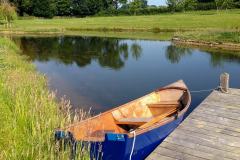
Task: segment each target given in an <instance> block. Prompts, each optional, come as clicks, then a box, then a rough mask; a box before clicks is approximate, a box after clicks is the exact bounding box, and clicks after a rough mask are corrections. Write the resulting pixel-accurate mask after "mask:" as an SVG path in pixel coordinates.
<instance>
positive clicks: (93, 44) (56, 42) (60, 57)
mask: <svg viewBox="0 0 240 160" xmlns="http://www.w3.org/2000/svg"><path fill="white" fill-rule="evenodd" d="M16 41H17V43H18V44H19V45H20V48H21V49H22V50H23V53H24V54H27V55H28V57H30V59H31V60H38V61H49V60H50V59H54V60H57V61H59V62H60V63H64V64H66V65H68V64H73V63H76V64H77V65H78V66H79V67H84V66H87V65H89V64H91V62H92V61H97V62H98V63H99V64H100V65H101V66H102V67H109V68H112V69H115V70H117V69H120V68H122V67H123V66H124V62H125V61H126V60H127V59H128V58H129V54H130V53H131V55H132V57H133V58H134V59H136V60H137V59H138V58H140V56H141V54H142V48H141V46H140V45H138V44H137V43H133V44H132V45H131V46H129V44H128V43H126V42H124V41H123V40H120V39H114V38H97V37H48V38H39V37H38V38H33V37H23V38H20V39H18V40H16Z"/></svg>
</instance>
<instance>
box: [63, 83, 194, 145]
mask: <svg viewBox="0 0 240 160" xmlns="http://www.w3.org/2000/svg"><path fill="white" fill-rule="evenodd" d="M171 89H174V90H183V91H184V92H186V93H187V95H186V96H187V98H188V99H187V103H186V104H184V108H183V109H182V110H181V111H179V112H177V113H176V114H174V115H172V116H171V117H166V118H164V119H162V120H160V121H159V122H156V123H155V124H153V125H151V126H149V127H146V128H142V129H141V128H137V129H135V131H136V132H135V133H136V136H138V135H141V134H144V133H146V132H148V131H150V130H153V129H155V128H159V127H161V126H163V125H165V124H167V123H170V122H172V121H174V120H176V119H178V117H180V116H182V115H184V113H185V112H186V111H187V110H188V108H189V106H190V103H191V94H190V92H189V90H188V88H187V86H186V85H185V83H184V82H183V81H182V80H180V81H177V82H175V83H173V84H170V85H168V86H165V87H162V88H159V89H157V90H155V91H153V92H150V93H148V94H146V95H144V96H142V97H139V98H137V99H134V100H132V101H130V102H127V103H125V104H123V105H120V106H118V107H116V108H113V109H110V110H108V111H106V112H103V113H100V114H98V115H96V116H93V117H91V118H88V119H85V120H83V121H80V122H75V123H72V124H70V125H68V126H66V127H65V128H62V129H60V130H63V131H68V129H69V128H71V127H74V126H76V125H79V124H81V123H85V122H86V123H87V122H88V121H91V120H92V119H95V118H98V117H100V116H102V115H105V114H109V113H111V112H113V111H115V110H118V109H120V108H122V107H124V106H127V105H129V104H131V103H134V102H137V101H139V100H141V99H143V98H144V97H147V96H149V95H151V94H153V93H156V92H161V91H164V90H171ZM106 134H110V132H109V133H108V132H107V133H105V135H106ZM116 134H122V135H127V137H128V138H132V137H133V136H134V135H133V134H132V132H128V133H116ZM103 141H105V138H103V139H98V140H96V141H95V140H93V141H92V140H91V142H103Z"/></svg>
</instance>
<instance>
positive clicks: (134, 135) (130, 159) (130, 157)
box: [129, 130, 136, 160]
mask: <svg viewBox="0 0 240 160" xmlns="http://www.w3.org/2000/svg"><path fill="white" fill-rule="evenodd" d="M130 133H133V144H132V150H131V153H130V156H129V160H132V154H133V151H134V147H135V141H136V131H135V130H134V131H132V132H130Z"/></svg>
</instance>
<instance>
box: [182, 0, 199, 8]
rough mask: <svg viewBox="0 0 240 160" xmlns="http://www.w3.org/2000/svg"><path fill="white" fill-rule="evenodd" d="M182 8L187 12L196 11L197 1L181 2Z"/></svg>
mask: <svg viewBox="0 0 240 160" xmlns="http://www.w3.org/2000/svg"><path fill="white" fill-rule="evenodd" d="M180 5H181V8H182V9H183V10H184V11H185V10H194V9H196V7H197V0H183V1H181V2H180Z"/></svg>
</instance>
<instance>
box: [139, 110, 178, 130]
mask: <svg viewBox="0 0 240 160" xmlns="http://www.w3.org/2000/svg"><path fill="white" fill-rule="evenodd" d="M176 112H177V108H172V109H170V110H168V111H167V112H165V113H163V114H160V115H158V116H156V117H153V118H152V119H151V120H150V121H148V122H147V123H145V124H143V125H141V126H140V127H139V128H140V129H144V128H147V127H149V126H152V125H153V124H154V123H157V122H159V121H161V120H163V119H164V118H166V117H168V116H170V115H172V114H174V113H176Z"/></svg>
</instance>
